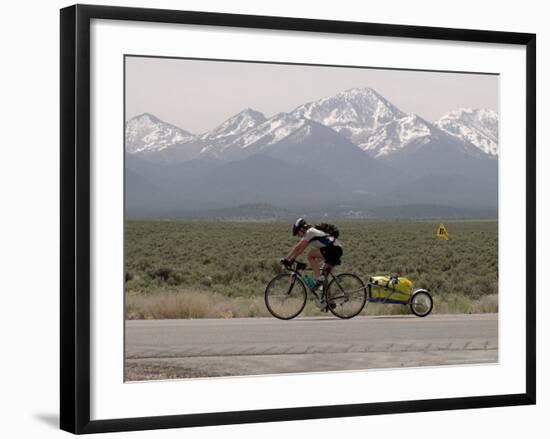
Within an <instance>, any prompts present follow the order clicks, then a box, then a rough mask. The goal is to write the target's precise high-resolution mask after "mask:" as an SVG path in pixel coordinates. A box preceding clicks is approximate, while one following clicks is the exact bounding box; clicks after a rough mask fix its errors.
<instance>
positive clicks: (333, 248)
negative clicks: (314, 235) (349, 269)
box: [319, 245, 342, 266]
mask: <svg viewBox="0 0 550 439" xmlns="http://www.w3.org/2000/svg"><path fill="white" fill-rule="evenodd" d="M319 250H320V251H321V254H322V255H323V259H324V260H325V262H326V263H327V264H329V265H332V266H336V265H340V264H341V263H342V261H341V260H340V258H341V257H342V247H339V246H337V245H328V246H326V247H321V248H320V249H319Z"/></svg>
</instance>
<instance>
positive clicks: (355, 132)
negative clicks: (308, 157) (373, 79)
mask: <svg viewBox="0 0 550 439" xmlns="http://www.w3.org/2000/svg"><path fill="white" fill-rule="evenodd" d="M292 113H293V114H295V115H298V116H301V117H305V118H307V119H311V120H314V121H315V122H318V123H320V124H322V125H325V126H328V127H330V128H332V129H334V130H335V131H337V132H338V133H340V134H342V135H343V136H344V137H346V138H347V139H349V140H350V141H351V142H353V143H354V144H355V145H357V146H359V147H360V148H362V149H364V148H365V145H366V144H367V143H368V141H369V139H370V137H371V136H372V135H373V134H374V133H375V132H376V131H378V130H379V129H380V128H381V127H383V126H384V125H386V124H388V123H391V122H393V121H395V120H397V119H401V118H403V117H406V116H407V115H406V114H405V113H403V112H402V111H401V110H399V109H398V108H397V107H396V106H394V105H393V104H392V103H391V102H389V101H388V100H386V99H385V98H384V97H383V96H381V95H380V94H378V93H377V92H376V91H375V90H373V89H372V88H368V87H366V88H352V89H349V90H345V91H343V92H340V93H337V94H335V95H333V96H328V97H325V98H322V99H319V100H318V101H315V102H309V103H307V104H304V105H301V106H299V107H298V108H296V109H295V110H294V111H293V112H292Z"/></svg>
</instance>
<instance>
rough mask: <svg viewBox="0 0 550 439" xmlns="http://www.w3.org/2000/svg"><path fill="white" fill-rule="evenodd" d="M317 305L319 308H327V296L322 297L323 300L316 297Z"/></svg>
mask: <svg viewBox="0 0 550 439" xmlns="http://www.w3.org/2000/svg"><path fill="white" fill-rule="evenodd" d="M315 305H317V308H319V309H320V310H321V311H326V310H327V302H326V301H325V298H324V297H323V298H321V300H319V299H317V298H315Z"/></svg>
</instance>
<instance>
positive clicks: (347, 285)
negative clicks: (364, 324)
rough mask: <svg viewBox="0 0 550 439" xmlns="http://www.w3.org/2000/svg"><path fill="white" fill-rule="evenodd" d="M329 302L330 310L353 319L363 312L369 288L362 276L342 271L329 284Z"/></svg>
mask: <svg viewBox="0 0 550 439" xmlns="http://www.w3.org/2000/svg"><path fill="white" fill-rule="evenodd" d="M326 295H327V304H328V308H329V309H330V312H331V313H332V314H334V315H335V316H336V317H340V318H341V319H351V318H352V317H355V316H356V315H357V314H359V313H360V312H361V310H362V309H363V307H364V306H365V303H366V301H367V289H366V287H365V284H364V283H363V281H362V280H361V278H360V277H358V276H356V275H355V274H350V273H342V274H339V275H338V276H335V277H334V278H333V279H332V280H331V281H330V283H329V284H328V287H327V291H326Z"/></svg>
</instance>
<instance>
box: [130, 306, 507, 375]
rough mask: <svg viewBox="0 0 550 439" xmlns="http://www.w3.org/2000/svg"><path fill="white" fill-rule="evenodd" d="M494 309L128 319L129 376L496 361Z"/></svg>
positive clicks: (496, 324) (245, 373) (270, 371)
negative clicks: (463, 312) (338, 315)
mask: <svg viewBox="0 0 550 439" xmlns="http://www.w3.org/2000/svg"><path fill="white" fill-rule="evenodd" d="M497 346H498V315H497V314H473V315H431V316H428V317H425V318H418V317H414V316H392V317H385V316H379V317H362V316H360V317H355V318H354V319H351V320H340V319H337V318H334V317H332V316H327V317H309V318H297V319H294V320H291V321H281V320H277V319H275V318H249V319H195V320H130V321H127V322H126V338H125V351H126V379H127V380H129V381H135V380H147V379H166V378H189V377H206V376H224V375H231V376H235V375H261V374H273V373H296V372H319V371H336V370H361V369H371V368H388V367H416V366H436V365H451V364H478V363H492V362H497V361H498V350H497Z"/></svg>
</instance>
